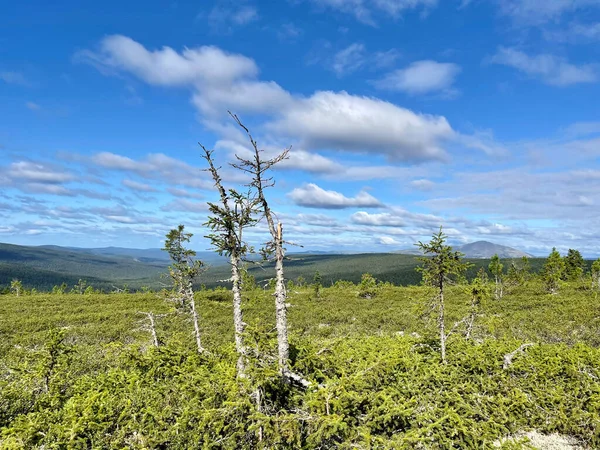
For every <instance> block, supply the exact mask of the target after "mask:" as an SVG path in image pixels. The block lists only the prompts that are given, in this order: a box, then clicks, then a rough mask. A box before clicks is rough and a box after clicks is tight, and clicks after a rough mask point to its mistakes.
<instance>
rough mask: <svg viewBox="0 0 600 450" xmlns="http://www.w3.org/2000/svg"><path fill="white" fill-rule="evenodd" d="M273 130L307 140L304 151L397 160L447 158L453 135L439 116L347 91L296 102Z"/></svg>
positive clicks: (273, 125)
mask: <svg viewBox="0 0 600 450" xmlns="http://www.w3.org/2000/svg"><path fill="white" fill-rule="evenodd" d="M269 128H270V129H271V130H274V131H277V132H280V133H284V134H286V135H288V136H293V137H296V138H300V139H303V141H302V142H301V145H302V147H304V148H309V149H317V148H328V149H335V150H344V151H354V152H366V151H373V152H376V153H383V154H385V155H387V156H388V157H389V158H390V159H391V160H395V161H425V160H432V159H434V160H443V159H445V158H446V156H447V155H446V152H445V150H444V149H443V146H442V143H443V141H445V140H447V139H450V138H453V137H454V131H453V130H452V128H451V127H450V124H448V121H447V120H446V119H445V118H444V117H441V116H431V115H425V114H416V113H414V112H412V111H410V110H408V109H404V108H400V107H398V106H396V105H394V104H392V103H388V102H385V101H383V100H378V99H375V98H369V97H358V96H354V95H350V94H348V93H347V92H344V91H342V92H338V93H336V92H330V91H329V92H317V93H315V94H314V95H313V96H311V97H309V98H306V99H303V100H299V101H297V102H295V103H294V104H293V105H292V107H291V108H289V109H288V110H286V111H283V112H282V117H281V118H280V119H277V120H275V121H274V122H272V123H270V124H269Z"/></svg>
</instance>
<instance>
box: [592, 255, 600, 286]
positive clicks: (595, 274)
mask: <svg viewBox="0 0 600 450" xmlns="http://www.w3.org/2000/svg"><path fill="white" fill-rule="evenodd" d="M592 289H595V290H597V291H600V258H598V259H597V260H596V261H594V262H593V263H592Z"/></svg>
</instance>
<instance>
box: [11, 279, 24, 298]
mask: <svg viewBox="0 0 600 450" xmlns="http://www.w3.org/2000/svg"><path fill="white" fill-rule="evenodd" d="M10 292H11V293H13V294H15V295H16V296H17V297H20V296H21V294H22V293H23V283H22V282H21V280H17V279H14V280H12V281H11V282H10Z"/></svg>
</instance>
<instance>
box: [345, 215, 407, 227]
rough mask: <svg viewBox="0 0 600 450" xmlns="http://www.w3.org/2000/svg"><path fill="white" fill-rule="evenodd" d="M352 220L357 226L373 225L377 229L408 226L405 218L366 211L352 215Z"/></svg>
mask: <svg viewBox="0 0 600 450" xmlns="http://www.w3.org/2000/svg"><path fill="white" fill-rule="evenodd" d="M350 220H351V221H352V222H353V223H355V224H357V225H371V226H377V227H404V226H406V221H405V220H404V219H403V218H401V217H399V216H397V215H394V214H390V213H379V214H369V213H367V212H364V211H359V212H356V213H354V214H352V216H351V217H350Z"/></svg>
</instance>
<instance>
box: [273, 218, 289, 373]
mask: <svg viewBox="0 0 600 450" xmlns="http://www.w3.org/2000/svg"><path fill="white" fill-rule="evenodd" d="M283 257H284V251H283V236H282V226H281V223H278V224H277V239H276V243H275V277H276V282H275V320H276V325H277V354H278V361H279V369H280V371H281V372H282V373H283V372H285V371H286V370H287V364H288V360H289V359H290V344H289V339H288V324H287V305H286V300H287V292H286V289H285V279H284V276H283Z"/></svg>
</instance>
